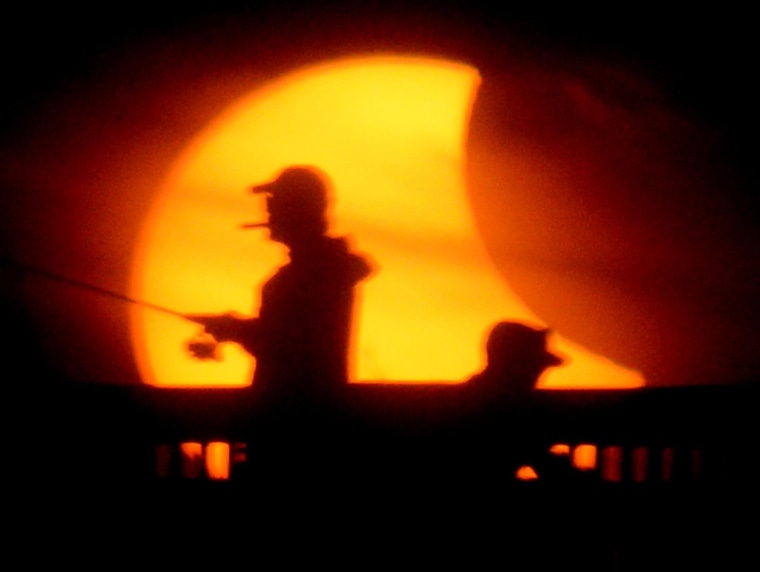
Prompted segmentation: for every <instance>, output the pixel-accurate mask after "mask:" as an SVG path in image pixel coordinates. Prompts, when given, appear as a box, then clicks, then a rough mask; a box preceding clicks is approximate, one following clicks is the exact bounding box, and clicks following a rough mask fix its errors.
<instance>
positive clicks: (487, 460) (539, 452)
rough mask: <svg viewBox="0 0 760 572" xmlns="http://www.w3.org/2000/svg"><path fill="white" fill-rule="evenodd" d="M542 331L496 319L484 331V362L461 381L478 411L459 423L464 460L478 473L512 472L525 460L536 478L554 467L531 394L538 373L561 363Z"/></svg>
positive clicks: (552, 474)
mask: <svg viewBox="0 0 760 572" xmlns="http://www.w3.org/2000/svg"><path fill="white" fill-rule="evenodd" d="M548 333H549V330H547V329H543V328H534V327H532V326H529V325H527V324H523V323H520V322H510V321H503V322H498V323H497V324H495V325H494V326H493V327H492V328H491V331H490V332H489V335H488V340H487V342H486V358H487V363H486V366H485V368H484V369H483V370H482V371H481V372H479V373H477V374H475V375H473V376H472V377H470V378H469V380H468V381H467V386H466V387H468V389H469V391H471V392H472V393H471V395H472V396H473V397H474V398H475V402H476V403H477V404H478V411H479V413H478V415H477V417H476V419H475V420H474V422H473V423H472V424H471V425H470V426H469V427H468V428H465V427H463V428H462V431H464V433H462V435H463V436H466V441H465V442H466V444H467V446H466V449H465V451H464V455H465V458H466V459H467V460H466V462H465V463H464V464H465V465H468V466H470V467H471V468H475V467H477V468H478V469H479V470H480V473H481V474H482V475H492V476H494V477H497V478H501V477H512V476H513V475H514V473H515V471H516V470H517V468H518V467H520V466H522V465H531V466H532V467H533V468H534V469H535V470H536V471H537V472H538V474H539V478H550V479H551V478H554V477H555V476H556V475H557V473H558V470H557V467H556V463H555V462H554V459H553V457H551V456H550V455H549V454H548V453H547V448H548V443H547V442H545V440H544V438H543V436H542V433H543V429H544V428H543V427H542V420H541V419H540V418H537V417H536V411H535V410H534V409H533V407H534V406H535V402H534V400H532V397H533V395H534V389H535V387H536V383H537V382H538V379H539V378H540V377H541V374H542V373H543V372H544V371H546V370H547V369H548V368H550V367H556V366H559V365H561V364H562V363H564V360H563V359H562V358H560V357H559V356H557V355H555V354H553V353H551V352H550V351H548V350H547V347H546V345H547V335H548Z"/></svg>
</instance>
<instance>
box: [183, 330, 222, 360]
mask: <svg viewBox="0 0 760 572" xmlns="http://www.w3.org/2000/svg"><path fill="white" fill-rule="evenodd" d="M186 347H187V351H188V352H190V355H192V356H193V357H194V358H195V359H200V360H215V361H221V359H222V358H221V357H220V355H219V351H218V350H219V343H218V342H217V341H216V340H215V339H214V338H213V336H211V335H210V334H206V333H204V332H201V333H200V334H198V335H197V336H195V337H194V338H193V339H192V340H190V341H188V342H187V346H186Z"/></svg>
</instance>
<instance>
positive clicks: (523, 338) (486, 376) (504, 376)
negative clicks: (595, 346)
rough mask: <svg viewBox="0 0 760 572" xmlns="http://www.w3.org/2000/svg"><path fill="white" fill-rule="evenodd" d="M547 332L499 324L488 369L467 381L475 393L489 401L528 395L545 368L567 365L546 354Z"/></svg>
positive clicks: (488, 353)
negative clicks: (487, 397)
mask: <svg viewBox="0 0 760 572" xmlns="http://www.w3.org/2000/svg"><path fill="white" fill-rule="evenodd" d="M548 333H549V330H546V329H540V328H533V327H531V326H528V325H526V324H523V323H520V322H508V321H504V322H498V323H497V324H496V325H495V326H493V328H492V329H491V331H490V333H489V334H488V340H487V342H486V360H487V363H486V367H485V368H484V369H483V371H481V372H480V373H477V374H475V375H473V376H472V377H471V378H470V379H469V380H468V383H469V384H470V385H471V387H472V389H473V391H475V392H477V393H482V394H483V395H488V396H489V399H494V398H495V399H499V398H501V397H504V396H508V397H512V398H514V397H518V398H519V397H526V396H528V395H529V394H530V392H531V391H532V390H533V389H534V388H535V386H536V383H537V382H538V378H539V377H541V374H542V373H543V372H544V371H545V370H546V369H548V368H550V367H555V366H558V365H561V364H562V363H564V360H563V359H562V358H560V357H559V356H557V355H555V354H553V353H551V352H549V351H547V349H546V341H547V340H546V338H547V335H548Z"/></svg>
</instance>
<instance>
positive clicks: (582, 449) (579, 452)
mask: <svg viewBox="0 0 760 572" xmlns="http://www.w3.org/2000/svg"><path fill="white" fill-rule="evenodd" d="M573 467H575V468H576V469H579V470H581V471H593V470H594V469H596V445H589V444H581V445H577V446H576V447H575V448H574V449H573Z"/></svg>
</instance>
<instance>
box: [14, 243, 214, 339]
mask: <svg viewBox="0 0 760 572" xmlns="http://www.w3.org/2000/svg"><path fill="white" fill-rule="evenodd" d="M0 265H2V266H7V267H10V268H13V269H15V270H19V271H21V272H26V273H28V274H34V275H36V276H42V277H44V278H47V279H48V280H52V281H54V282H60V283H62V284H67V285H68V286H73V287H75V288H79V289H82V290H87V291H88V292H94V293H96V294H100V295H101V296H106V297H108V298H114V299H116V300H120V301H122V302H126V303H128V304H134V305H135V306H142V307H144V308H150V309H151V310H156V311H157V312H162V313H164V314H169V315H170V316H175V317H177V318H182V319H184V320H188V321H190V322H194V323H196V324H201V325H204V326H205V325H206V324H207V323H208V321H209V320H208V318H209V317H208V316H204V315H200V314H183V313H182V312H178V311H176V310H172V309H170V308H165V307H164V306H159V305H158V304H153V303H151V302H146V301H144V300H138V299H136V298H132V297H130V296H127V295H126V294H122V293H120V292H114V291H113V290H109V289H107V288H102V287H101V286H95V285H94V284H89V283H87V282H82V281H80V280H75V279H73V278H69V277H68V276H64V275H63V274H57V273H55V272H52V271H50V270H45V269H43V268H38V267H36V266H32V265H30V264H23V263H21V262H18V261H16V260H11V259H9V258H6V257H0Z"/></svg>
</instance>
